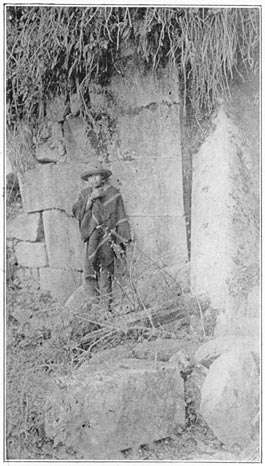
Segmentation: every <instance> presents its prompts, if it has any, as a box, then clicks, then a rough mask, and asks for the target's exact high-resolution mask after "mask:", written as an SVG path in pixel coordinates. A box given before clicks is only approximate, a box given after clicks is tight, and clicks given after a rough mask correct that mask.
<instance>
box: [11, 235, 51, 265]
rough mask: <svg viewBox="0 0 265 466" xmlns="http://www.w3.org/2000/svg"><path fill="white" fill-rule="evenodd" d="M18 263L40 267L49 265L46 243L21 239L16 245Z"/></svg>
mask: <svg viewBox="0 0 265 466" xmlns="http://www.w3.org/2000/svg"><path fill="white" fill-rule="evenodd" d="M15 254H16V258H17V263H18V265H21V266H22V267H30V268H38V267H46V266H47V265H48V257H47V253H46V246H45V244H44V243H30V242H28V241H19V242H18V243H17V244H16V245H15Z"/></svg>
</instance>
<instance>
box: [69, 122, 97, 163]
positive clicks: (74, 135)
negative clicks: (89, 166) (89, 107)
mask: <svg viewBox="0 0 265 466" xmlns="http://www.w3.org/2000/svg"><path fill="white" fill-rule="evenodd" d="M64 138H65V144H66V151H67V159H68V160H69V161H75V162H89V161H91V159H92V160H93V159H94V158H95V157H96V155H97V154H96V152H95V150H94V149H93V148H92V146H91V143H90V140H89V138H88V135H87V127H86V125H85V124H84V121H83V120H82V118H81V117H78V116H77V117H70V118H68V119H67V120H66V121H65V123H64Z"/></svg>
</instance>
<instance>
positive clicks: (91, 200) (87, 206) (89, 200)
mask: <svg viewBox="0 0 265 466" xmlns="http://www.w3.org/2000/svg"><path fill="white" fill-rule="evenodd" d="M92 204H93V199H91V197H89V198H88V200H87V202H86V210H89V209H90V208H91V207H92Z"/></svg>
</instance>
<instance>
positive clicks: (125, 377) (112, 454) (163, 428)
mask: <svg viewBox="0 0 265 466" xmlns="http://www.w3.org/2000/svg"><path fill="white" fill-rule="evenodd" d="M184 422H185V406H184V394H183V381H182V379H181V377H180V376H179V375H178V374H177V372H176V370H175V369H173V368H167V367H162V366H159V367H158V368H156V367H155V366H153V367H152V366H150V362H144V361H138V360H133V359H125V360H122V361H119V362H117V363H116V364H112V365H109V366H108V367H104V368H101V369H99V370H97V369H96V368H95V367H94V366H93V365H91V366H90V365H89V364H85V365H83V366H81V368H80V369H79V370H78V371H75V372H74V373H73V374H72V377H65V378H63V379H62V378H61V379H60V387H58V389H57V391H55V392H53V393H52V394H50V396H49V397H48V399H47V402H46V407H45V433H46V435H47V436H48V437H49V438H51V439H52V440H53V442H54V446H55V447H56V445H59V444H62V445H64V446H65V447H66V448H68V449H73V451H74V452H75V455H76V457H77V458H78V459H85V460H92V459H100V460H103V459H108V460H110V459H116V458H117V457H118V455H119V451H120V450H125V449H128V448H132V447H137V446H139V445H143V444H146V443H149V442H151V441H155V440H159V439H161V438H165V437H168V436H169V435H170V434H171V433H173V432H174V429H176V427H177V426H178V425H181V426H183V425H184Z"/></svg>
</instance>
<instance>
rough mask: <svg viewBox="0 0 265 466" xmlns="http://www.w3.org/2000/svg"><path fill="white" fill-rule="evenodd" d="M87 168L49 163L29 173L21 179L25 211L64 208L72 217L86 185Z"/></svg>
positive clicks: (81, 165) (73, 164) (78, 165)
mask: <svg viewBox="0 0 265 466" xmlns="http://www.w3.org/2000/svg"><path fill="white" fill-rule="evenodd" d="M85 167H86V165H85V164H82V163H81V164H76V163H65V164H60V165H58V164H46V165H42V166H37V167H36V168H35V169H33V170H29V171H27V172H26V173H25V174H24V175H23V176H20V178H19V182H20V190H21V194H22V201H23V206H24V210H25V211H26V212H36V211H41V210H47V209H61V210H65V211H66V212H67V213H68V214H70V215H71V214H72V205H73V203H74V202H75V200H76V198H77V196H78V192H79V191H80V190H81V188H82V187H84V186H85V182H82V180H81V179H80V175H81V173H82V172H83V171H85Z"/></svg>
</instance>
